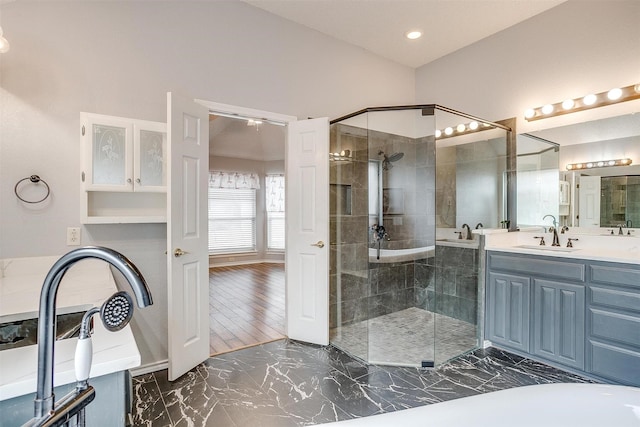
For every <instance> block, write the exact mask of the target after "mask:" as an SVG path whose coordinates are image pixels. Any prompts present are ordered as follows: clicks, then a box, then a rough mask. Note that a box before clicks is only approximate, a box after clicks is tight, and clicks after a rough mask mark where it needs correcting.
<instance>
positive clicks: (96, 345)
mask: <svg viewBox="0 0 640 427" xmlns="http://www.w3.org/2000/svg"><path fill="white" fill-rule="evenodd" d="M57 259H58V257H36V258H16V259H5V260H0V271H1V272H2V274H1V275H0V322H11V321H16V320H22V319H28V318H34V317H38V304H39V301H40V291H41V289H42V284H43V282H44V278H45V276H46V274H47V272H48V271H49V269H50V268H51V266H52V265H53V264H54V262H55V261H56V260H57ZM116 291H117V288H116V284H115V281H114V279H113V275H112V274H111V269H110V267H109V264H107V263H106V262H103V261H100V260H94V259H86V260H83V261H81V262H79V263H76V264H74V266H73V267H71V268H70V269H69V271H68V272H67V273H66V274H65V276H64V278H63V279H62V281H61V282H60V288H59V291H58V295H57V302H56V307H57V312H56V314H63V313H71V312H76V311H84V310H86V309H87V308H89V307H94V306H95V307H100V306H101V305H102V303H103V302H104V301H105V300H106V299H107V298H109V297H110V296H111V295H112V294H113V293H115V292H116ZM76 342H77V339H76V338H70V339H65V340H60V341H56V344H55V353H54V363H55V375H54V385H55V386H59V385H63V384H69V383H72V382H75V372H74V354H75V348H76ZM37 359H38V356H37V346H36V345H31V346H26V347H20V348H13V349H9V350H4V351H0V401H1V400H6V399H10V398H13V397H16V396H22V395H25V394H29V393H35V391H36V373H37V366H38V362H37ZM139 365H140V353H139V352H138V347H137V345H136V342H135V339H134V337H133V333H132V332H131V328H130V327H129V326H126V327H125V328H124V329H122V330H120V331H118V332H108V331H107V330H106V329H104V327H103V325H102V322H101V321H100V320H99V319H95V320H94V334H93V364H92V368H91V377H92V378H93V377H98V376H102V375H106V374H110V373H114V372H119V371H124V370H127V369H131V368H134V367H136V366H139Z"/></svg>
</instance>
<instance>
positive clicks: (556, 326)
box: [532, 279, 585, 370]
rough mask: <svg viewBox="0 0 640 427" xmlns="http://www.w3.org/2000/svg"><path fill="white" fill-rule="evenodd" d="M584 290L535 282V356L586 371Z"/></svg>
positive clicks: (575, 286) (535, 280)
mask: <svg viewBox="0 0 640 427" xmlns="http://www.w3.org/2000/svg"><path fill="white" fill-rule="evenodd" d="M584 331H585V288H584V286H582V285H572V284H569V283H560V282H555V281H550V280H542V279H534V280H533V329H532V344H533V354H536V355H538V356H542V357H544V358H546V359H549V360H554V361H556V362H559V363H562V364H564V365H567V366H571V367H573V368H577V369H581V370H583V369H584V352H585V350H584V347H585V339H584Z"/></svg>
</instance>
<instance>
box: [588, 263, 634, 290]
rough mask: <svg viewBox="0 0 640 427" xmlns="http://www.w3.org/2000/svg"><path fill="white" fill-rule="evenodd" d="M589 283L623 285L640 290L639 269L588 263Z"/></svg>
mask: <svg viewBox="0 0 640 427" xmlns="http://www.w3.org/2000/svg"><path fill="white" fill-rule="evenodd" d="M589 267H590V276H591V280H590V281H591V283H602V284H606V285H625V286H631V287H634V288H636V289H638V290H640V269H633V268H622V267H613V266H606V265H590V266H589Z"/></svg>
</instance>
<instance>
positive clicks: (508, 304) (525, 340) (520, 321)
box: [487, 272, 531, 352]
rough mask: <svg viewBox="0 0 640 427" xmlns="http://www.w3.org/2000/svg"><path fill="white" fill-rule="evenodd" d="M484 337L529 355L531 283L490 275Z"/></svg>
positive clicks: (524, 280)
mask: <svg viewBox="0 0 640 427" xmlns="http://www.w3.org/2000/svg"><path fill="white" fill-rule="evenodd" d="M487 284H488V288H489V289H488V291H487V293H488V294H489V295H491V298H489V301H488V304H487V307H488V309H487V337H488V338H489V339H490V340H491V341H493V342H495V343H499V344H504V345H506V346H509V347H511V348H515V349H518V350H522V351H525V352H529V317H530V315H529V306H530V302H529V297H530V294H531V291H530V289H531V280H530V279H529V277H524V276H519V275H515V274H503V273H496V272H490V273H489V278H488V280H487Z"/></svg>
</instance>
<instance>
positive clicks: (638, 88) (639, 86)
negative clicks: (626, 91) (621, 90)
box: [633, 84, 640, 93]
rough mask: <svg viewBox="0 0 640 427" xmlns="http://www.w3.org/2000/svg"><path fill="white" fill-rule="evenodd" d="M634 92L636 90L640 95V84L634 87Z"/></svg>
mask: <svg viewBox="0 0 640 427" xmlns="http://www.w3.org/2000/svg"><path fill="white" fill-rule="evenodd" d="M633 90H634V91H635V92H636V93H640V84H637V85H635V86H634V87H633Z"/></svg>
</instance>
